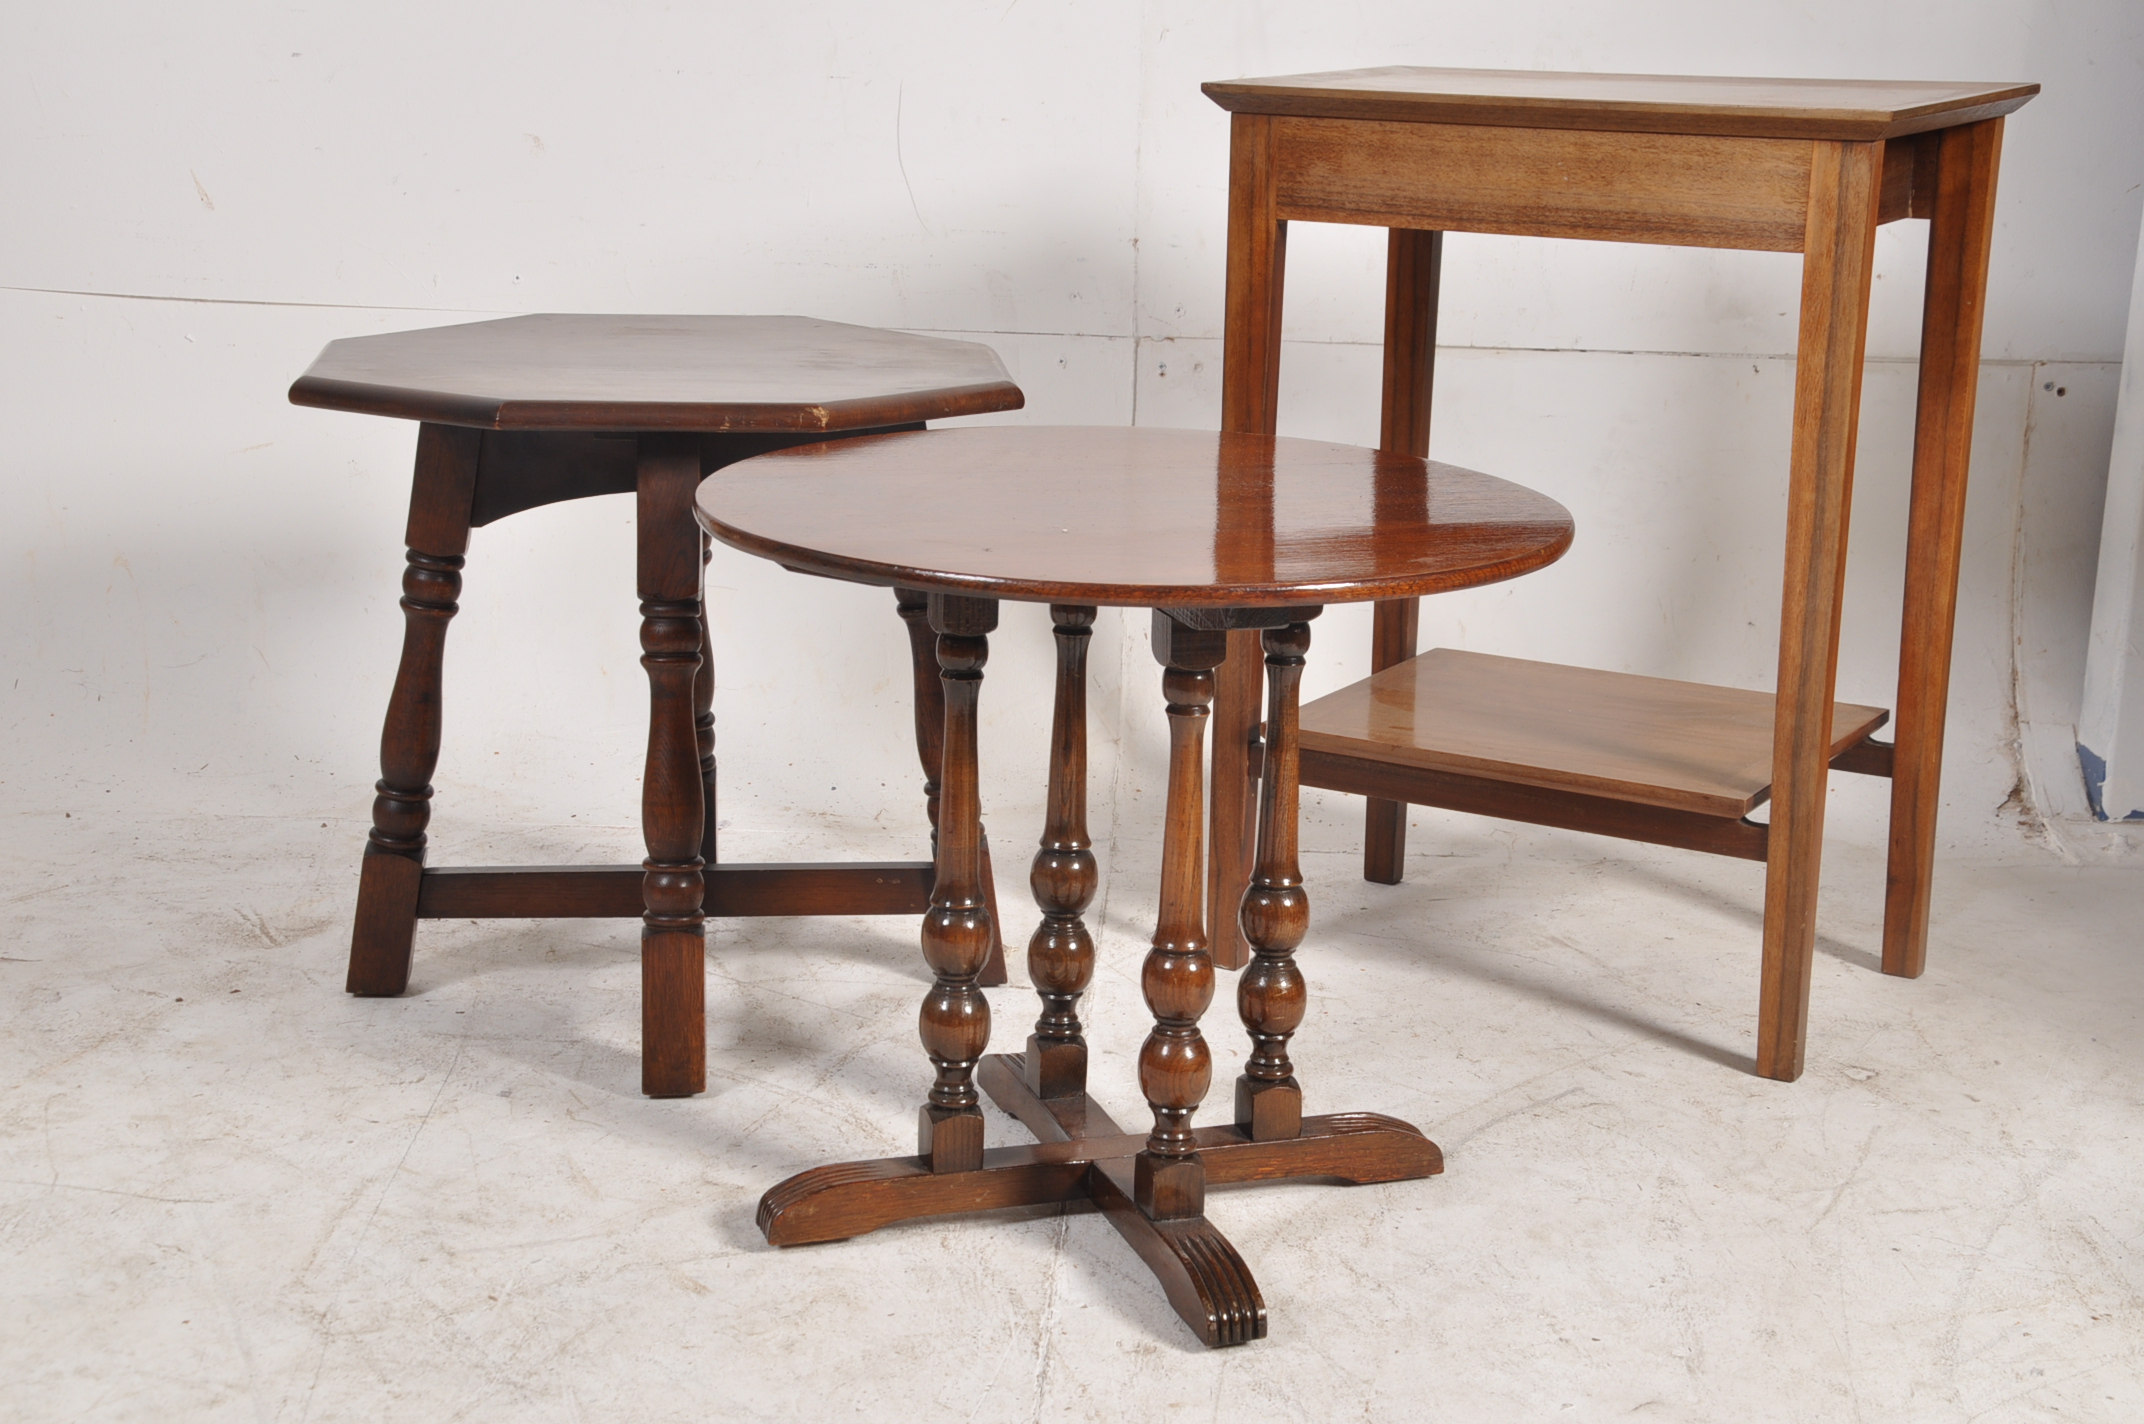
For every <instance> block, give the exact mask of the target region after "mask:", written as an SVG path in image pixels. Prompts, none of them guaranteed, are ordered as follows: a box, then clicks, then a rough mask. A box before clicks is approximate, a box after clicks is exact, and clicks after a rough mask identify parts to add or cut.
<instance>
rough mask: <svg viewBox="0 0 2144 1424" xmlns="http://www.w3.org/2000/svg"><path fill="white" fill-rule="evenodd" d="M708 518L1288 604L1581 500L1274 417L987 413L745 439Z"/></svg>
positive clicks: (1005, 568)
mask: <svg viewBox="0 0 2144 1424" xmlns="http://www.w3.org/2000/svg"><path fill="white" fill-rule="evenodd" d="M699 513H700V522H701V523H702V524H704V525H706V526H707V528H708V530H709V531H710V532H711V533H713V534H714V536H715V537H716V538H718V539H720V540H722V541H723V542H724V543H726V544H730V545H732V546H734V547H736V548H739V549H742V550H744V551H746V552H747V553H752V554H758V555H760V556H761V557H763V558H768V559H772V560H774V561H776V562H777V563H780V564H783V565H785V566H787V567H789V568H794V569H799V570H802V571H804V572H807V573H814V574H824V575H828V576H831V577H834V578H845V579H853V580H859V581H862V582H866V583H883V584H900V585H905V586H910V587H916V588H927V589H941V590H945V591H948V592H956V593H962V594H967V595H970V596H973V597H980V598H1008V599H1016V600H1025V601H1029V602H1055V603H1095V604H1115V605H1124V606H1131V607H1209V608H1211V607H1241V608H1255V607H1274V606H1284V605H1288V604H1309V603H1321V604H1322V603H1347V602H1357V601H1361V600H1364V599H1377V598H1404V597H1410V596H1412V595H1415V594H1425V593H1441V592H1446V591H1448V590H1451V589H1457V588H1471V587H1474V586H1476V585H1478V584H1486V583H1496V582H1499V581H1501V580H1503V579H1508V578H1514V577H1516V576H1518V575H1520V574H1523V573H1529V572H1531V571H1533V570H1534V569H1538V568H1541V567H1543V566H1544V565H1547V564H1551V563H1553V562H1555V561H1556V560H1557V559H1558V558H1560V557H1561V556H1562V554H1563V552H1564V550H1565V549H1567V548H1569V547H1570V543H1571V516H1570V512H1569V511H1568V510H1566V509H1564V507H1563V506H1562V505H1560V504H1558V503H1556V502H1555V501H1554V500H1552V499H1549V498H1548V497H1547V496H1545V495H1540V494H1536V493H1535V492H1534V491H1532V490H1529V489H1526V488H1523V487H1522V486H1519V485H1515V484H1512V483H1510V482H1509V481H1507V480H1500V479H1496V478H1494V477H1492V476H1489V475H1483V474H1477V473H1475V472H1474V471H1472V470H1462V469H1459V468H1457V467H1456V466H1452V465H1440V464H1433V463H1431V462H1429V461H1426V460H1419V459H1416V458H1414V457H1413V456H1410V455H1395V454H1388V453H1385V452H1382V451H1376V450H1365V449H1362V448H1360V447H1357V446H1353V445H1332V444H1327V443H1325V442H1323V441H1316V440H1291V439H1284V438H1276V437H1273V436H1265V435H1216V434H1213V433H1211V432H1205V431H1194V430H1161V429H1153V428H1146V427H1141V428H1131V429H1126V428H1119V427H1106V426H990V427H971V428H968V429H960V430H934V431H916V432H910V433H905V434H891V435H867V436H860V437H858V438H856V439H852V440H837V441H832V442H829V443H826V444H822V445H807V446H800V447H798V448H796V449H793V450H783V451H780V452H778V453H776V454H771V455H761V456H758V457H757V458H755V459H750V460H745V461H741V462H739V463H738V464H735V465H731V466H730V467H728V468H727V469H724V470H720V471H718V472H716V473H715V474H713V475H710V476H709V477H708V478H707V479H706V480H704V481H703V482H702V483H701V485H700V493H699Z"/></svg>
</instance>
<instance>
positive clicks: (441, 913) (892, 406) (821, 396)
mask: <svg viewBox="0 0 2144 1424" xmlns="http://www.w3.org/2000/svg"><path fill="white" fill-rule="evenodd" d="M290 399H291V400H292V401H293V402H295V403H296V404H299V405H310V406H320V407H324V408H326V409H330V410H345V411H354V412H358V413H361V414H365V415H385V416H394V417H397V418H400V419H404V420H416V421H421V422H422V424H421V425H420V426H419V428H418V434H417V462H416V475H415V480H414V483H413V486H412V488H411V492H410V506H409V528H408V536H407V544H408V551H409V553H408V569H407V571H406V572H405V573H404V575H403V579H402V611H403V615H404V620H405V622H404V633H403V644H402V661H401V667H400V670H399V671H398V672H397V674H396V676H395V683H394V691H393V693H392V694H391V696H390V698H389V700H388V708H387V724H386V730H385V732H384V733H383V734H382V736H381V739H380V781H379V785H378V798H377V800H375V801H374V803H373V812H372V831H371V834H370V836H369V837H368V839H367V842H366V846H365V857H364V864H363V871H362V874H361V876H360V879H359V884H358V899H357V915H356V923H355V926H354V929H353V931H352V934H351V941H350V969H349V978H348V981H347V986H346V987H347V988H348V990H349V992H351V993H353V994H361V995H396V994H400V993H402V992H403V990H404V989H406V988H407V987H408V984H409V975H410V957H411V950H412V946H413V940H414V935H415V929H416V922H417V921H418V920H420V919H438V918H450V917H452V918H467V919H509V918H552V917H574V916H581V917H611V918H632V917H639V918H641V919H642V920H643V929H642V936H641V965H642V984H641V989H642V1011H641V1031H642V1060H641V1090H642V1091H643V1092H645V1093H647V1094H649V1095H650V1096H653V1097H677V1096H684V1095H687V1094H691V1093H697V1092H699V1091H701V1090H702V1089H703V1088H704V1087H705V1086H706V1081H707V1049H706V1018H705V1000H704V995H705V970H704V963H703V958H704V943H705V941H704V934H705V931H704V919H705V917H706V916H707V915H716V916H736V915H798V914H851V915H854V914H912V913H916V912H919V911H920V910H922V909H923V908H924V906H925V905H926V904H927V903H928V897H929V894H930V886H931V876H932V866H931V862H929V861H889V862H874V863H849V864H825V865H814V864H796V863H792V864H772V865H753V864H723V863H720V862H718V861H717V860H716V856H715V851H716V845H715V826H716V814H715V733H714V711H713V702H714V670H713V659H712V653H711V650H710V648H709V646H708V642H707V632H706V627H705V623H704V620H703V619H702V617H701V602H700V597H701V589H700V584H701V569H702V567H703V565H704V563H705V560H706V557H707V545H706V542H705V539H704V536H702V535H701V533H700V532H699V530H698V529H697V528H696V527H695V526H694V524H693V519H692V496H693V490H694V487H695V486H696V485H697V484H698V483H699V481H700V478H701V477H702V476H703V475H705V474H707V473H709V472H710V471H712V470H715V469H719V468H721V467H722V466H725V465H728V464H730V463H732V462H734V461H737V460H741V459H744V458H746V457H748V456H752V455H758V454H762V453H765V452H767V451H770V450H776V449H781V448H783V447H786V446H793V445H799V444H807V443H810V442H813V441H820V440H826V439H829V438H832V437H835V436H840V435H849V434H854V433H856V432H859V431H866V430H918V429H921V428H922V422H924V421H926V420H935V419H940V418H943V417H948V416H959V415H975V414H979V413H982V412H986V411H999V410H1016V409H1018V408H1019V407H1020V405H1021V404H1022V402H1023V397H1022V396H1021V393H1020V388H1019V387H1018V386H1016V385H1014V384H1013V383H1012V381H1011V380H1010V378H1008V377H1007V376H1006V374H1005V368H1004V366H1003V365H1001V364H1000V363H999V361H998V358H997V355H996V353H994V352H992V351H991V350H990V349H989V348H988V347H986V346H981V345H977V344H976V343H974V342H968V341H947V340H942V339H939V338H935V337H926V336H911V335H907V334H905V333H901V332H893V331H878V330H873V329H871V328H869V327H861V326H847V325H843V324H841V323H837V322H829V321H815V320H811V319H808V318H805V317H793V316H564V315H538V316H519V317H510V318H507V319H505V320H501V321H482V322H472V323H469V324H466V325H461V326H444V327H434V328H431V329H428V330H423V331H404V332H396V333H393V334H390V335H382V336H360V337H352V338H349V339H347V340H342V341H335V342H331V343H329V345H328V347H327V349H326V350H324V351H322V352H321V353H320V357H319V359H318V360H316V361H314V362H313V364H312V366H311V367H310V368H308V369H307V371H306V372H305V374H304V375H302V376H300V377H299V378H298V380H297V383H296V384H295V385H293V386H292V387H291V389H290ZM616 493H633V494H635V495H636V496H637V499H638V525H639V534H638V542H639V586H640V599H641V604H640V609H641V618H642V621H641V634H640V641H641V647H642V649H643V652H644V656H643V657H642V659H641V662H642V664H643V665H644V666H645V667H646V668H647V672H648V684H649V692H650V704H649V715H648V758H647V774H646V777H645V778H644V781H643V784H642V795H641V812H642V824H643V829H644V832H645V838H646V842H647V851H648V856H647V860H646V861H645V862H643V863H642V864H641V865H619V866H609V865H594V866H589V865H577V866H474V867H428V866H426V865H425V854H426V839H425V826H426V823H427V822H428V821H429V819H430V814H431V798H432V787H431V784H430V783H431V778H432V772H433V769H434V767H435V766H436V764H437V762H438V759H439V735H440V670H441V662H442V659H443V657H444V652H445V641H446V631H447V623H448V620H449V619H451V618H452V617H453V616H454V613H455V610H456V602H455V600H456V599H457V598H458V597H459V595H460V592H461V571H462V564H463V557H464V555H465V554H466V553H467V550H468V546H469V531H470V530H471V529H472V528H477V527H480V526H482V525H486V524H489V523H492V522H493V521H495V520H499V519H503V518H505V517H506V516H507V515H510V514H515V513H518V512H520V511H522V510H526V509H534V508H536V507H538V506H540V505H546V504H552V503H555V502H557V501H559V500H567V499H579V498H582V497H584V496H588V495H597V494H616ZM897 602H898V608H899V611H900V614H901V617H902V618H903V619H904V620H905V621H906V622H907V624H908V628H909V637H910V641H911V648H912V652H913V655H914V658H915V661H916V667H917V673H916V679H915V687H916V696H917V703H916V735H917V747H918V751H919V753H920V755H921V758H922V761H923V768H924V777H925V795H926V799H927V801H928V804H929V810H930V815H931V818H932V822H933V825H935V824H936V819H937V814H938V807H937V803H938V793H937V782H938V755H939V753H938V744H937V732H938V726H939V723H940V721H941V711H940V708H939V706H938V701H937V699H938V695H939V685H938V679H937V678H936V677H934V676H932V675H931V672H930V667H929V655H930V632H929V630H928V628H927V627H925V625H924V622H923V616H924V595H923V594H922V593H921V592H920V591H918V590H913V589H901V590H897ZM986 864H987V861H986ZM993 963H994V964H997V965H999V966H1001V965H1002V956H1001V955H993ZM996 972H997V974H998V976H999V977H1000V982H1002V973H1003V971H1002V967H999V968H998V969H997V971H996Z"/></svg>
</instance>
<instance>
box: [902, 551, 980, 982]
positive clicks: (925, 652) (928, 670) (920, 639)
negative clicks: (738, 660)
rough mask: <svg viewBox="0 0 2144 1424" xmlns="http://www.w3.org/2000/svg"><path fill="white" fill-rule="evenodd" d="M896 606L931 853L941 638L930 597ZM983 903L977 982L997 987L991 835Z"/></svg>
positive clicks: (941, 706)
mask: <svg viewBox="0 0 2144 1424" xmlns="http://www.w3.org/2000/svg"><path fill="white" fill-rule="evenodd" d="M893 595H894V607H895V609H896V611H898V612H899V613H900V615H901V621H902V622H903V623H905V624H907V625H908V653H909V665H910V667H911V668H912V669H913V671H914V674H915V688H916V695H915V706H916V759H917V760H918V761H920V762H922V763H923V808H924V810H925V812H926V813H928V815H929V816H930V820H931V850H932V853H933V854H934V855H935V854H936V853H937V847H938V796H939V781H940V778H941V776H942V774H943V768H944V764H945V692H944V689H943V688H942V687H941V686H940V685H939V680H938V639H937V635H936V634H935V633H933V632H932V631H931V625H930V595H929V594H927V593H925V592H924V591H923V590H922V589H920V588H896V589H895V590H894V591H893ZM982 846H983V850H982V855H983V903H984V904H985V905H987V906H988V907H989V909H990V958H989V960H988V961H986V962H985V963H984V965H983V972H982V975H981V977H979V978H978V979H977V980H976V981H975V982H976V983H978V984H980V985H982V986H983V987H984V988H985V989H995V988H996V987H998V986H999V985H1000V984H1003V983H1004V982H1005V978H1006V974H1005V940H1004V936H1003V935H1002V934H1001V933H1000V931H999V929H998V886H997V876H996V875H995V874H994V873H993V872H992V870H991V868H990V837H989V835H988V833H985V834H984V835H983V842H982Z"/></svg>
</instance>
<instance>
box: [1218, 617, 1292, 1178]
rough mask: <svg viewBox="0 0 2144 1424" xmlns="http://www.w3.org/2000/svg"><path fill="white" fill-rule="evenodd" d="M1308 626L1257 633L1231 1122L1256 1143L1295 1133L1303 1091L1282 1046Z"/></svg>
mask: <svg viewBox="0 0 2144 1424" xmlns="http://www.w3.org/2000/svg"><path fill="white" fill-rule="evenodd" d="M1309 651H1310V625H1309V624H1307V623H1291V624H1289V625H1288V626H1287V627H1285V628H1270V629H1267V630H1266V634H1265V652H1266V686H1267V687H1268V688H1269V689H1271V692H1270V694H1269V698H1268V701H1267V703H1266V759H1265V774H1264V775H1263V776H1262V777H1261V778H1260V780H1259V785H1258V865H1257V868H1256V869H1254V870H1253V871H1252V873H1251V887H1250V889H1248V890H1246V891H1245V892H1244V894H1243V911H1242V923H1243V938H1244V940H1245V942H1246V943H1248V944H1249V945H1250V947H1251V951H1252V954H1253V955H1254V956H1255V957H1254V958H1253V959H1252V960H1251V963H1250V967H1249V968H1247V969H1245V970H1244V971H1243V974H1242V975H1241V977H1239V978H1238V979H1237V981H1236V1008H1237V1011H1238V1012H1239V1013H1240V1014H1241V1015H1242V1016H1243V1026H1244V1028H1245V1029H1246V1030H1248V1031H1249V1033H1250V1035H1251V1056H1250V1060H1249V1061H1248V1062H1247V1063H1246V1064H1245V1065H1244V1070H1243V1076H1242V1077H1240V1078H1238V1079H1237V1080H1236V1122H1237V1124H1238V1125H1239V1126H1241V1127H1242V1128H1243V1129H1244V1130H1245V1131H1246V1132H1248V1133H1249V1134H1250V1135H1251V1138H1252V1140H1253V1141H1256V1142H1277V1141H1279V1140H1281V1139H1283V1138H1289V1137H1295V1136H1297V1135H1299V1134H1300V1133H1301V1132H1302V1130H1303V1089H1302V1085H1301V1084H1299V1083H1297V1082H1296V1081H1295V1065H1294V1064H1292V1063H1290V1062H1289V1061H1288V1040H1289V1039H1290V1038H1291V1037H1292V1036H1294V1033H1295V1031H1296V1029H1298V1028H1300V1027H1301V1026H1302V1023H1303V1006H1304V1001H1305V999H1306V997H1307V991H1306V989H1305V986H1304V984H1303V975H1302V972H1301V971H1300V970H1298V969H1297V968H1296V966H1295V948H1296V946H1297V945H1299V944H1301V943H1302V942H1303V934H1304V932H1305V931H1306V930H1308V929H1309V928H1310V896H1309V894H1308V893H1307V892H1306V891H1305V890H1304V889H1303V872H1302V868H1301V867H1300V866H1299V865H1298V864H1297V863H1296V853H1295V821H1296V801H1297V791H1298V783H1297V780H1296V777H1297V771H1298V764H1299V760H1298V751H1297V741H1296V733H1297V720H1298V719H1297V713H1298V711H1299V709H1300V707H1301V705H1302V698H1301V695H1300V689H1301V686H1302V681H1303V655H1304V654H1305V653H1307V652H1309Z"/></svg>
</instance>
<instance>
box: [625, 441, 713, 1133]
mask: <svg viewBox="0 0 2144 1424" xmlns="http://www.w3.org/2000/svg"><path fill="white" fill-rule="evenodd" d="M639 459H640V470H639V508H638V514H637V520H638V524H639V543H640V600H641V602H640V619H641V621H640V646H641V650H642V654H643V655H642V657H641V659H640V664H641V666H642V667H644V668H646V669H647V670H648V761H647V770H646V773H645V775H644V777H643V778H642V781H641V800H640V818H641V830H642V834H643V836H644V837H645V839H646V841H647V847H648V858H647V859H646V860H645V861H643V862H642V866H643V868H644V871H645V873H644V874H643V876H642V877H641V895H642V901H643V904H644V906H645V914H644V916H643V919H642V926H641V932H640V1039H641V1049H640V1052H641V1059H640V1090H641V1091H642V1092H643V1093H646V1094H647V1095H648V1096H649V1097H652V1098H675V1097H687V1096H690V1095H691V1094H693V1093H697V1092H700V1091H702V1090H703V1089H705V1088H706V1086H707V1009H706V996H707V966H706V958H707V956H706V949H707V941H706V921H705V916H704V915H703V914H702V913H701V904H702V897H703V895H704V893H705V878H704V876H703V875H702V873H701V872H702V869H703V867H704V864H705V862H704V861H702V859H701V858H700V847H701V844H702V841H703V838H704V837H705V835H706V829H707V816H706V812H705V808H704V807H703V806H702V804H701V798H702V782H701V779H700V778H701V761H700V738H699V729H698V726H697V720H698V717H697V712H696V710H695V705H694V689H695V685H696V683H697V682H698V680H699V676H700V649H701V635H700V572H701V568H702V564H701V558H702V548H701V543H700V535H699V527H698V526H697V525H696V524H695V523H694V522H693V517H692V494H693V490H694V488H695V487H696V486H697V485H698V484H699V480H700V452H699V442H698V441H697V440H696V439H695V438H694V437H692V436H689V435H686V436H675V435H644V436H642V437H641V440H640V457H639Z"/></svg>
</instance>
